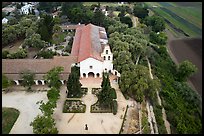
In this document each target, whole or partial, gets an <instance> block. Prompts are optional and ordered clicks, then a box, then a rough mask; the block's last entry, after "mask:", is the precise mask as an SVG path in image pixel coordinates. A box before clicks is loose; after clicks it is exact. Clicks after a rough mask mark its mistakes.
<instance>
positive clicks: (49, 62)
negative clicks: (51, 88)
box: [2, 56, 77, 85]
mask: <svg viewBox="0 0 204 136" xmlns="http://www.w3.org/2000/svg"><path fill="white" fill-rule="evenodd" d="M76 61H77V58H76V57H73V56H54V58H53V59H2V73H4V74H5V75H6V76H7V77H8V79H10V80H12V81H14V83H15V84H16V85H19V84H20V83H21V80H22V79H21V78H20V73H21V72H22V71H25V70H30V71H31V72H33V73H35V84H36V85H45V84H46V82H45V81H44V79H43V76H44V75H46V74H47V72H48V71H49V70H51V69H52V68H54V67H57V66H62V67H63V68H64V71H63V72H62V73H61V74H60V79H61V82H62V84H65V83H66V81H67V79H68V76H69V74H70V73H71V66H72V65H74V64H75V63H76Z"/></svg>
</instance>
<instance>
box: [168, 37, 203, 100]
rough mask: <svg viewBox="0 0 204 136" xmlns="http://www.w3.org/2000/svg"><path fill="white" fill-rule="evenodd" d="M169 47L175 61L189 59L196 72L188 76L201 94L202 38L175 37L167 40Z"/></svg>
mask: <svg viewBox="0 0 204 136" xmlns="http://www.w3.org/2000/svg"><path fill="white" fill-rule="evenodd" d="M168 46H169V49H170V51H171V52H172V54H173V56H174V57H175V59H176V61H177V62H179V63H180V62H182V61H184V60H189V61H191V62H192V63H193V64H194V65H196V66H197V68H198V72H197V73H195V74H194V75H193V76H191V77H190V78H189V80H190V81H191V83H192V84H193V86H194V87H195V89H196V90H197V92H198V93H199V94H200V95H201V96H202V39H197V38H188V39H177V40H172V41H170V42H169V45H168Z"/></svg>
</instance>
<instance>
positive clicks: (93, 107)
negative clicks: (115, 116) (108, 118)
mask: <svg viewBox="0 0 204 136" xmlns="http://www.w3.org/2000/svg"><path fill="white" fill-rule="evenodd" d="M90 112H91V113H112V106H111V104H110V105H109V107H107V108H103V107H100V105H99V102H98V101H97V102H96V103H95V104H93V105H91V111H90Z"/></svg>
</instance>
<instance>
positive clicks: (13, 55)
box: [2, 49, 27, 59]
mask: <svg viewBox="0 0 204 136" xmlns="http://www.w3.org/2000/svg"><path fill="white" fill-rule="evenodd" d="M2 53H3V54H2V57H3V58H4V59H7V58H8V59H24V58H26V57H27V51H26V50H25V49H19V50H18V51H17V52H13V53H9V51H3V52H2Z"/></svg>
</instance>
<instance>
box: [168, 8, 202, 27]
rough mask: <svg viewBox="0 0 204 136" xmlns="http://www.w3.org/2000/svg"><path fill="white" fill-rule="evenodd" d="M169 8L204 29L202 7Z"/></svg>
mask: <svg viewBox="0 0 204 136" xmlns="http://www.w3.org/2000/svg"><path fill="white" fill-rule="evenodd" d="M168 9H169V10H171V11H172V12H174V13H176V14H177V15H178V16H180V17H182V18H183V19H185V20H187V21H188V22H190V23H192V24H194V25H195V26H197V27H198V28H200V29H202V9H199V8H195V7H179V8H177V7H169V8H168Z"/></svg>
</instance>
